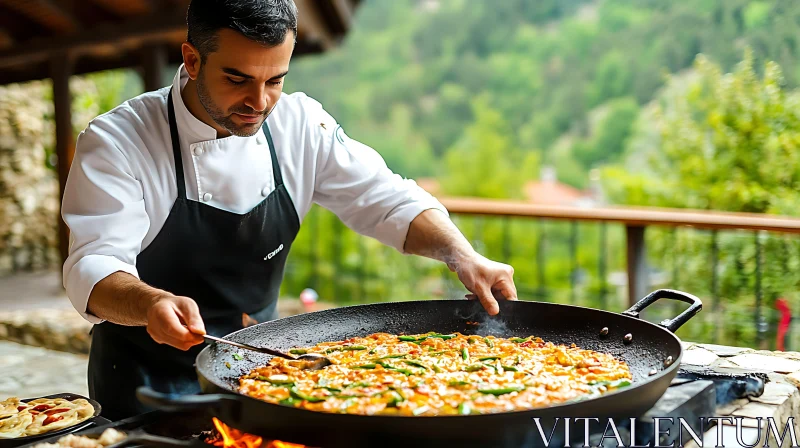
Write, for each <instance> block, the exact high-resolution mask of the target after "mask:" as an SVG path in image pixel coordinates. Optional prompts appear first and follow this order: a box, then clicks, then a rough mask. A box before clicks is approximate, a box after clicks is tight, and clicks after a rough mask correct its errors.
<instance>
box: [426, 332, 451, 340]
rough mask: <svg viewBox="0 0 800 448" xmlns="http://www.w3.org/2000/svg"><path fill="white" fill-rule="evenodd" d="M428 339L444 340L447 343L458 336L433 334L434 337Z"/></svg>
mask: <svg viewBox="0 0 800 448" xmlns="http://www.w3.org/2000/svg"><path fill="white" fill-rule="evenodd" d="M428 337H429V338H438V339H444V340H445V341H446V340H448V339H453V338H454V337H456V335H454V334H439V333H436V334H432V335H430V336H428Z"/></svg>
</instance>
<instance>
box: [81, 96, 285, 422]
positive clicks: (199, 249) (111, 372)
mask: <svg viewBox="0 0 800 448" xmlns="http://www.w3.org/2000/svg"><path fill="white" fill-rule="evenodd" d="M167 108H168V115H169V127H170V134H171V136H172V151H173V154H174V157H175V177H176V178H177V182H178V197H177V199H175V203H174V204H173V205H172V209H171V210H170V213H169V216H168V217H167V220H166V222H165V223H164V227H163V228H162V229H161V231H160V232H159V233H158V235H156V238H155V239H154V240H153V241H152V242H151V243H150V245H149V246H148V247H147V248H146V249H145V250H143V251H142V252H141V254H139V256H138V258H137V260H136V268H137V270H138V271H139V276H140V278H141V280H142V281H143V282H145V283H147V284H149V285H152V286H154V287H156V288H160V289H163V290H165V291H168V292H170V293H172V294H175V295H179V296H187V297H191V298H192V299H194V300H195V301H196V302H197V305H198V307H199V308H200V314H201V315H202V317H203V322H204V323H205V326H206V331H207V332H208V333H209V334H211V335H216V336H224V335H227V334H230V333H232V332H234V331H237V330H240V329H242V328H243V322H242V313H247V314H249V315H250V316H251V317H252V318H254V319H255V320H257V321H258V322H264V321H267V320H271V319H275V318H277V309H276V305H277V299H278V292H279V290H280V285H281V281H282V279H283V272H284V267H285V265H286V257H287V255H288V254H289V248H290V247H291V244H292V242H293V241H294V239H295V237H296V236H297V232H298V230H299V229H300V221H299V219H298V216H297V212H296V210H295V208H294V204H293V203H292V199H291V198H290V197H289V194H288V193H287V191H286V187H285V186H284V185H283V178H282V176H281V172H280V167H279V166H278V158H277V156H276V154H275V146H274V144H273V141H272V135H271V134H270V131H269V127H268V126H267V123H266V121H265V122H264V126H263V130H264V135H266V137H267V143H268V144H269V152H270V156H271V158H272V172H273V176H274V179H275V190H274V191H272V193H271V194H270V195H269V196H267V197H266V198H265V199H264V200H263V201H262V202H261V203H260V204H259V205H258V206H256V207H255V208H253V209H252V210H251V211H250V212H248V213H245V214H243V215H240V214H236V213H232V212H228V211H225V210H221V209H218V208H214V207H211V206H209V205H206V204H204V203H201V202H197V201H190V200H187V199H186V186H185V181H184V176H183V161H182V159H181V151H180V143H179V139H178V126H177V124H176V122H175V111H174V107H173V105H172V93H171V92H170V94H169V96H168V97H167ZM233 157H235V155H233ZM202 348H203V344H201V345H198V346H195V347H192V348H191V349H190V350H188V351H185V352H184V351H181V350H178V349H176V348H173V347H170V346H168V345H161V344H158V343H156V342H155V341H153V339H152V338H151V337H150V335H149V334H148V333H147V330H146V328H145V327H130V326H122V325H117V324H113V323H110V322H103V323H101V324H99V325H95V326H94V327H93V330H92V345H91V351H90V354H89V394H90V396H91V397H92V398H93V399H95V400H97V401H98V402H100V404H101V405H102V406H103V415H104V416H106V417H107V418H110V419H112V420H119V419H122V418H126V417H129V416H132V415H137V414H141V413H143V412H147V411H150V410H151V409H149V408H147V407H145V406H143V405H142V404H141V403H139V402H138V400H137V399H136V394H135V392H136V388H137V387H139V386H142V385H146V386H149V387H151V388H153V389H155V390H156V391H160V392H164V393H172V394H178V395H184V394H193V393H198V392H200V385H199V383H198V382H197V374H196V372H195V370H194V361H195V357H196V356H197V354H198V353H199V352H200V350H202Z"/></svg>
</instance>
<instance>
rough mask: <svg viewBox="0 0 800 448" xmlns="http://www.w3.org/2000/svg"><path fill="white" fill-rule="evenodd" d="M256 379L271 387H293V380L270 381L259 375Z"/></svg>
mask: <svg viewBox="0 0 800 448" xmlns="http://www.w3.org/2000/svg"><path fill="white" fill-rule="evenodd" d="M256 379H257V380H260V381H266V382H268V383H270V384H272V385H273V386H294V380H271V379H269V378H267V377H265V376H261V375H259V376H257V377H256Z"/></svg>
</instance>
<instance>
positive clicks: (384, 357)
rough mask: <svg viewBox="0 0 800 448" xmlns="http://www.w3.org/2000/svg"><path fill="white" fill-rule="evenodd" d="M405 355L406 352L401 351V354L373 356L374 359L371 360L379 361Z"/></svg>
mask: <svg viewBox="0 0 800 448" xmlns="http://www.w3.org/2000/svg"><path fill="white" fill-rule="evenodd" d="M406 355H407V353H402V354H399V355H386V356H381V357H380V358H375V359H373V361H380V360H381V359H394V358H404V357H405V356H406Z"/></svg>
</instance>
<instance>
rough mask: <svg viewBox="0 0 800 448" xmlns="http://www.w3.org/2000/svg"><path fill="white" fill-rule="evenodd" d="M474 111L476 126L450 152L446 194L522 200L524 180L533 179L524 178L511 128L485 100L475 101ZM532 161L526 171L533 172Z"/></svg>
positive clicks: (466, 132) (447, 163)
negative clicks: (520, 198)
mask: <svg viewBox="0 0 800 448" xmlns="http://www.w3.org/2000/svg"><path fill="white" fill-rule="evenodd" d="M472 109H473V113H474V114H475V122H474V123H473V124H471V125H470V126H468V127H467V128H466V129H465V130H464V134H463V136H462V137H461V139H460V140H459V141H458V143H456V145H455V146H454V147H453V148H451V149H450V150H448V152H447V156H446V159H445V166H446V169H447V172H446V174H445V175H444V178H443V182H442V187H443V190H444V192H445V193H447V194H450V195H457V196H473V197H483V198H516V197H520V196H521V194H522V184H523V182H524V180H525V179H526V178H528V179H529V178H530V177H531V176H525V174H526V173H522V171H521V170H520V168H519V167H520V165H519V163H520V162H521V158H522V155H521V154H519V150H518V149H517V147H516V143H515V141H514V138H513V133H512V132H511V127H510V126H509V125H508V123H507V122H506V121H505V119H504V118H503V115H502V114H501V113H500V112H498V111H497V110H494V109H492V108H491V107H490V106H489V105H488V100H487V99H486V98H479V99H477V100H475V101H474V102H473V105H472ZM531 160H533V159H531V158H529V159H528V162H527V163H525V164H524V165H527V166H526V169H532V166H531V165H532V163H535V162H531ZM531 174H534V173H531Z"/></svg>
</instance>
